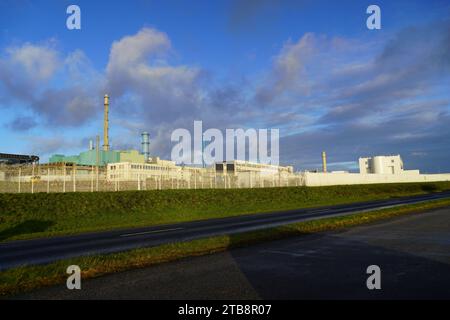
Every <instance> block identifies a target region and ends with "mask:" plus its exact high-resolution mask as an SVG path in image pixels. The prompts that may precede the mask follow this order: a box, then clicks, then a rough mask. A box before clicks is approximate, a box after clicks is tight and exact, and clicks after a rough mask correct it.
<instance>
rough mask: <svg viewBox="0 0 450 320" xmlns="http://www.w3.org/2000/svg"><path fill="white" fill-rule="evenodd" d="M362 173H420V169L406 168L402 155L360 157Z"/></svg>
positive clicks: (360, 170) (360, 171)
mask: <svg viewBox="0 0 450 320" xmlns="http://www.w3.org/2000/svg"><path fill="white" fill-rule="evenodd" d="M359 173H360V174H368V173H374V174H394V175H395V174H419V173H420V172H419V170H405V169H404V168H403V160H402V158H401V157H400V155H395V156H375V157H368V158H359Z"/></svg>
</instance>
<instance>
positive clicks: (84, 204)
mask: <svg viewBox="0 0 450 320" xmlns="http://www.w3.org/2000/svg"><path fill="white" fill-rule="evenodd" d="M443 190H450V182H439V183H404V184H377V185H353V186H332V187H288V188H264V189H227V190H223V189H205V190H154V191H123V192H98V193H89V192H86V193H50V194H46V193H38V194H0V241H10V240H17V239H26V238H36V237H46V236H55V235H64V234H75V233H81V232H90V231H100V230H111V229H117V228H127V227H138V226H151V225H158V224H169V223H175V222H183V221H193V220H200V219H211V218H221V217H226V216H236V215H243V214H252V213H260V212H269V211H276V210H289V209H296V208H305V207H315V206H322V205H333V204H342V203H352V202H359V201H368V200H378V199H388V198H392V197H399V196H407V195H414V194H423V193H428V192H436V191H443Z"/></svg>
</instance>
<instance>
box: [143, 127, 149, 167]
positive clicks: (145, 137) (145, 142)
mask: <svg viewBox="0 0 450 320" xmlns="http://www.w3.org/2000/svg"><path fill="white" fill-rule="evenodd" d="M141 136H142V142H141V144H142V154H143V155H144V157H145V161H148V158H149V157H150V135H149V133H148V132H142V134H141Z"/></svg>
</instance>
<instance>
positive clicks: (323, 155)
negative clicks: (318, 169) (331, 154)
mask: <svg viewBox="0 0 450 320" xmlns="http://www.w3.org/2000/svg"><path fill="white" fill-rule="evenodd" d="M322 170H323V172H327V154H326V152H325V151H322Z"/></svg>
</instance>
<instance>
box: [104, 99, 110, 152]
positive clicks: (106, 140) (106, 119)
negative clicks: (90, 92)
mask: <svg viewBox="0 0 450 320" xmlns="http://www.w3.org/2000/svg"><path fill="white" fill-rule="evenodd" d="M103 105H104V115H103V151H109V97H108V95H107V94H105V97H104V100H103Z"/></svg>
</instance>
